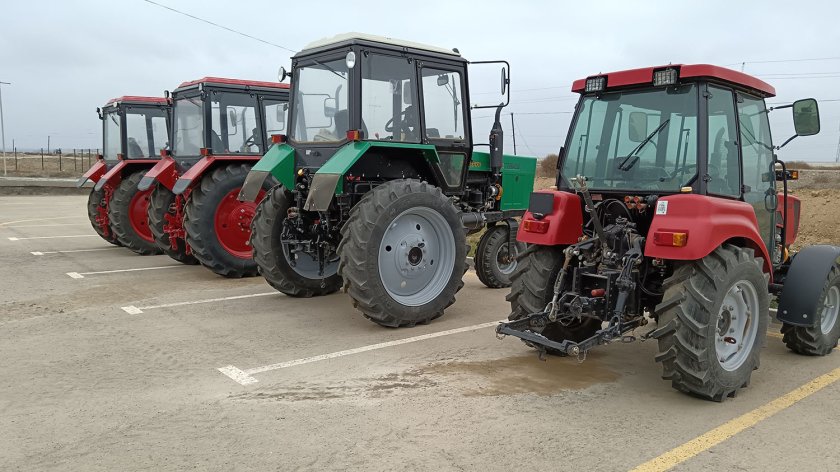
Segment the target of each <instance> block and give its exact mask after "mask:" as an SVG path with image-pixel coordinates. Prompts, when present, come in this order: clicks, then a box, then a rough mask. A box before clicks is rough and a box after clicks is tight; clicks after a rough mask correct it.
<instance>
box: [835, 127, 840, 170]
mask: <svg viewBox="0 0 840 472" xmlns="http://www.w3.org/2000/svg"><path fill="white" fill-rule="evenodd" d="M838 131H840V129H838ZM834 162H835V163H840V137H838V138H837V153H836V154H835V155H834Z"/></svg>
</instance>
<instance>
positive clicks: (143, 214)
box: [108, 170, 161, 256]
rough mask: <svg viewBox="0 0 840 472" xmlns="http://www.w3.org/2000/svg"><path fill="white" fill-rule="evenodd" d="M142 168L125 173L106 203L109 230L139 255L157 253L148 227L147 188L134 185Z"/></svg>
mask: <svg viewBox="0 0 840 472" xmlns="http://www.w3.org/2000/svg"><path fill="white" fill-rule="evenodd" d="M144 175H146V171H143V170H141V171H138V172H134V173H133V174H129V175H127V176H125V178H124V179H122V182H120V184H119V185H117V188H116V189H114V195H113V197H112V198H111V204H110V205H109V206H108V217H109V219H110V221H111V229H113V231H114V235H115V236H116V238H117V239H118V240H119V242H120V243H121V244H122V245H123V246H125V247H127V248H128V249H130V250H132V251H134V252H136V253H137V254H140V255H141V256H148V255H155V254H160V253H161V250H160V248H158V246H157V244H155V237H154V235H153V234H152V231H151V229H150V228H149V216H148V209H149V196H150V194H151V193H152V191H151V190H144V191H140V190H138V189H137V185H138V184H140V179H142V178H143V176H144Z"/></svg>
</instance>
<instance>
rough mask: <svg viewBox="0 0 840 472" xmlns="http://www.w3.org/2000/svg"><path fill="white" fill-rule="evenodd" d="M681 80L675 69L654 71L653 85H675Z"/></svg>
mask: <svg viewBox="0 0 840 472" xmlns="http://www.w3.org/2000/svg"><path fill="white" fill-rule="evenodd" d="M678 78H679V71H677V69H674V68H673V67H669V68H667V69H660V70H655V71H653V85H654V86H656V87H658V86H660V85H674V84H675V83H677V79H678Z"/></svg>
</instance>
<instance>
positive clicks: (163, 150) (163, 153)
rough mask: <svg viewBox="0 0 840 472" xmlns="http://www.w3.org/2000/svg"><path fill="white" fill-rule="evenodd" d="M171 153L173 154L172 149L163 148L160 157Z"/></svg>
mask: <svg viewBox="0 0 840 472" xmlns="http://www.w3.org/2000/svg"><path fill="white" fill-rule="evenodd" d="M171 155H172V151H171V150H169V149H161V150H160V157H166V156H171Z"/></svg>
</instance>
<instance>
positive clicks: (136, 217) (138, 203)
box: [128, 189, 155, 243]
mask: <svg viewBox="0 0 840 472" xmlns="http://www.w3.org/2000/svg"><path fill="white" fill-rule="evenodd" d="M151 194H152V189H149V190H144V191H142V192H136V193H135V194H134V196H133V197H131V201H130V202H129V203H128V219H129V220H130V221H131V229H133V230H134V232H135V233H137V234H138V235H139V236H140V237H141V238H143V239H145V240H146V241H149V242H150V243H151V242H154V241H155V237H154V236H153V235H152V230H151V229H150V228H149V197H150V196H151Z"/></svg>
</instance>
